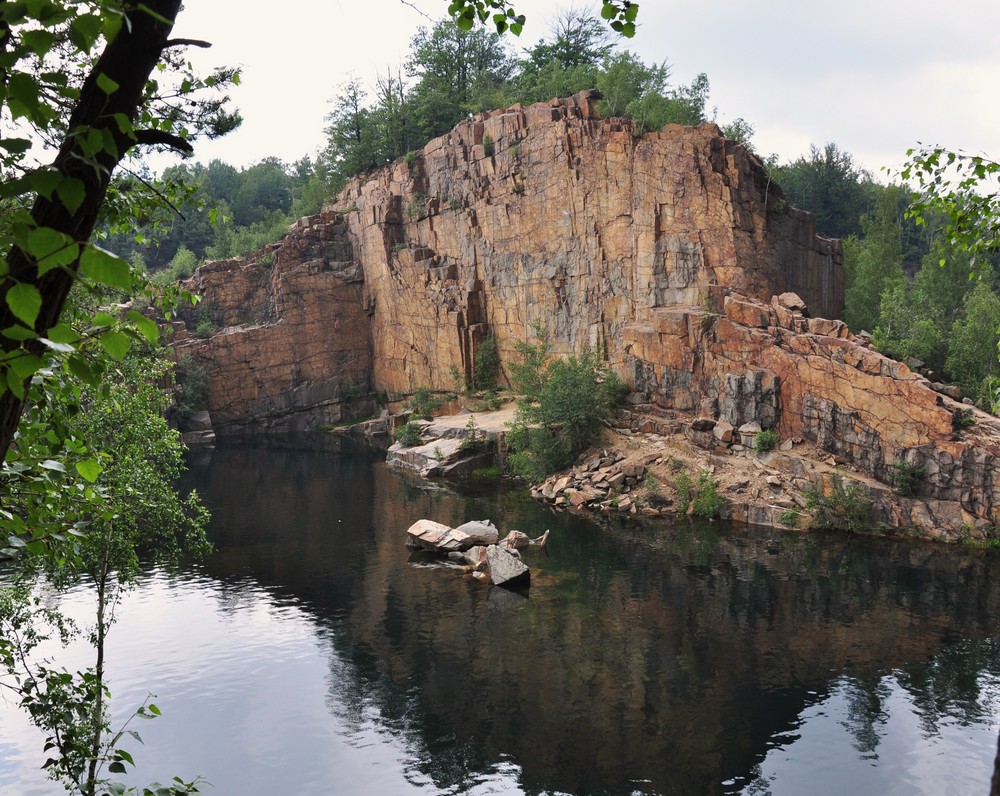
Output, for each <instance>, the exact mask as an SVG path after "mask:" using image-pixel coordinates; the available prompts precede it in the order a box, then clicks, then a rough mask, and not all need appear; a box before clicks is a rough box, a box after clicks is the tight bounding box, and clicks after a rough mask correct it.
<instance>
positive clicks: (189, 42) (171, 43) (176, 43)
mask: <svg viewBox="0 0 1000 796" xmlns="http://www.w3.org/2000/svg"><path fill="white" fill-rule="evenodd" d="M211 46H212V42H210V41H203V40H202V39H167V41H166V43H165V44H164V45H163V49H164V50H165V49H167V48H168V47H202V48H204V49H206V50H207V49H208V48H209V47H211Z"/></svg>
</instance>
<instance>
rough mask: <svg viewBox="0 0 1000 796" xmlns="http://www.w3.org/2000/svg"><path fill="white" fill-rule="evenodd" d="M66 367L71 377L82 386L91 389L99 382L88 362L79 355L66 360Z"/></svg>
mask: <svg viewBox="0 0 1000 796" xmlns="http://www.w3.org/2000/svg"><path fill="white" fill-rule="evenodd" d="M67 365H69V369H70V371H71V372H72V373H73V375H74V376H76V377H77V378H78V379H79V380H80V381H82V382H83V383H84V384H87V385H89V386H91V387H93V386H95V385H97V383H98V382H99V381H100V376H99V375H98V373H97V371H95V370H94V368H92V367H91V365H90V362H88V361H87V360H86V359H84V358H83V357H82V356H80V355H76V356H72V357H70V358H69V359H68V360H67Z"/></svg>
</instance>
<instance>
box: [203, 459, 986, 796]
mask: <svg viewBox="0 0 1000 796" xmlns="http://www.w3.org/2000/svg"><path fill="white" fill-rule="evenodd" d="M195 470H196V475H197V476H198V479H199V480H200V481H202V484H201V488H202V491H203V493H204V496H205V498H206V500H207V501H208V502H209V503H210V505H211V506H212V508H213V511H214V513H215V519H214V525H213V527H214V538H215V541H216V544H217V546H218V550H219V552H218V554H217V555H216V556H214V557H213V559H212V560H211V561H210V562H209V564H208V565H207V567H206V568H207V570H208V571H209V573H210V574H211V575H212V576H213V577H216V578H219V579H222V580H227V579H236V580H238V579H241V578H246V577H247V576H249V577H252V578H253V579H254V580H256V581H257V582H259V583H260V584H261V585H262V586H264V587H265V588H267V589H268V590H269V591H273V592H275V593H276V594H279V595H288V596H294V597H295V599H296V600H297V602H299V604H301V605H302V606H303V607H305V608H306V609H307V610H309V611H311V612H313V613H314V614H315V616H316V617H317V620H318V621H319V622H320V623H321V624H323V625H326V626H329V627H330V628H331V629H332V630H333V631H334V632H333V633H331V634H330V637H331V638H332V644H333V645H334V648H335V650H336V653H337V656H338V659H337V660H335V661H331V674H330V704H331V709H333V710H335V711H336V712H337V713H338V714H340V715H341V716H343V717H346V718H349V717H350V716H351V714H352V712H354V713H356V714H357V717H358V721H360V716H361V713H362V711H364V710H367V709H371V708H375V709H376V710H377V711H378V712H379V714H380V716H381V718H380V721H384V722H385V725H386V727H387V728H388V729H389V730H390V731H393V732H397V731H398V733H399V734H400V736H401V737H404V738H405V739H406V741H407V743H408V744H411V745H412V757H413V761H414V763H413V765H414V767H415V769H416V770H418V771H420V772H421V773H422V774H424V775H426V776H427V777H430V778H431V779H432V780H433V781H434V782H435V784H436V785H437V786H438V787H440V788H441V789H448V790H449V791H450V792H463V789H464V788H466V787H467V786H468V783H470V782H472V781H474V780H475V779H476V776H477V775H478V774H479V773H480V772H482V771H484V770H486V769H488V768H489V767H491V766H496V765H497V764H498V763H501V762H502V761H512V762H513V763H514V764H516V765H517V766H519V767H520V768H521V775H520V782H521V785H522V787H523V788H524V789H525V790H527V791H529V792H537V791H561V792H568V793H574V794H582V793H595V792H608V793H626V792H633V791H638V792H654V793H695V792H698V793H712V792H724V791H726V789H727V788H729V789H730V790H732V789H734V788H736V787H739V786H740V785H741V784H745V783H747V782H748V781H750V779H752V777H753V776H754V772H755V771H758V770H759V766H760V764H761V763H762V761H764V759H765V756H766V754H767V752H768V750H769V748H772V747H773V746H774V745H775V743H774V741H773V740H772V739H774V738H779V739H780V738H782V737H783V734H790V733H793V731H794V730H795V728H797V727H798V726H799V723H800V715H802V714H803V711H805V710H806V709H807V708H809V707H810V706H813V705H816V704H817V703H819V702H821V701H822V700H823V699H825V698H826V697H828V696H829V695H830V694H831V693H833V692H834V691H837V692H838V693H840V694H841V695H842V696H843V695H844V694H845V693H846V694H847V696H846V697H845V698H846V699H847V700H848V701H849V703H850V711H849V718H848V720H845V722H844V724H845V726H846V728H847V731H848V732H850V733H851V734H852V736H853V746H854V749H855V750H856V752H857V754H859V755H862V756H863V755H868V756H869V757H871V756H872V755H876V756H877V749H878V746H879V743H880V738H881V730H880V729H879V726H878V725H879V721H880V718H879V717H880V715H882V713H881V711H882V709H883V701H884V699H885V688H886V685H885V678H884V675H886V674H887V673H892V674H893V676H894V678H895V681H896V682H898V684H899V686H900V687H901V688H902V689H905V691H906V692H908V693H909V694H910V695H911V701H912V703H913V704H914V705H915V706H917V707H918V708H919V710H920V713H921V721H922V722H923V727H924V730H925V731H926V732H927V733H929V734H933V732H934V725H935V722H937V721H939V720H940V719H941V717H943V716H949V717H953V716H955V715H959V717H961V716H963V715H964V716H965V717H966V718H967V719H968V720H969V721H979V722H982V723H984V724H987V725H989V724H991V723H992V724H993V725H994V726H995V724H996V719H997V716H996V715H995V714H994V715H992V716H991V715H990V711H992V710H996V704H997V701H998V697H997V694H996V693H984V689H986V690H988V689H989V688H990V687H991V686H990V684H991V683H992V684H996V683H998V682H1000V647H998V645H997V643H995V642H994V641H993V640H991V637H993V636H994V634H995V633H996V621H997V620H996V617H998V616H1000V578H998V577H997V576H998V575H1000V559H998V557H997V556H996V555H993V554H990V553H984V552H980V551H970V550H965V549H962V550H959V549H952V548H946V547H943V546H937V545H927V544H900V543H892V542H887V541H880V540H873V539H870V538H867V539H852V538H842V537H833V536H825V535H824V536H817V535H799V534H780V533H776V532H767V531H748V530H740V529H729V528H724V527H719V526H718V525H690V524H688V523H687V522H682V523H679V524H678V525H676V526H671V525H666V524H659V525H655V526H654V525H646V526H641V525H628V524H617V523H611V524H607V523H605V525H604V526H603V527H601V526H599V525H598V524H597V523H596V522H593V521H591V520H589V519H587V518H581V517H576V516H573V515H569V514H554V513H551V512H550V510H549V509H547V508H546V507H544V506H541V505H539V504H537V503H535V502H534V501H531V500H530V499H528V498H526V497H524V496H523V495H522V494H520V493H519V492H517V491H512V490H503V489H500V490H496V489H493V488H489V489H485V488H484V489H482V490H481V492H482V493H481V494H479V495H476V494H475V490H474V489H473V487H470V486H469V485H462V486H459V487H457V488H459V489H461V490H462V492H463V495H462V496H459V495H457V494H456V493H454V492H452V491H447V490H444V489H440V488H434V487H433V485H430V486H429V485H427V484H424V483H418V482H407V481H406V480H403V479H401V478H400V477H399V476H398V475H396V474H394V473H391V472H389V471H388V470H386V469H385V468H384V466H382V465H381V464H379V463H375V462H373V460H372V458H371V455H370V454H366V453H362V452H356V453H353V454H351V455H333V454H328V453H304V452H302V451H279V450H275V449H267V450H264V449H252V448H221V449H219V450H217V451H215V452H214V455H213V456H212V461H211V466H210V467H209V466H207V465H205V464H204V463H202V465H201V466H198V465H197V464H196V467H195ZM420 517H429V518H432V519H435V520H438V521H441V522H446V523H452V524H458V523H460V522H463V521H465V520H467V519H475V518H483V517H490V518H492V519H494V520H495V521H496V522H497V524H498V525H499V526H500V527H501V530H502V531H504V532H505V531H506V530H508V529H510V528H519V529H521V530H524V531H525V532H527V533H528V534H529V535H536V534H538V533H541V532H542V531H543V530H544V529H545V528H551V530H552V534H551V538H550V543H549V549H548V551H547V553H546V552H545V551H537V550H533V551H530V552H529V554H528V555H527V559H528V563H529V564H531V566H532V568H533V573H532V574H533V577H532V587H531V591H530V597H529V598H528V599H524V598H522V597H520V596H518V595H515V594H511V593H508V592H504V591H502V590H499V589H493V590H489V589H488V588H487V587H485V586H484V585H483V584H481V583H479V582H477V581H474V580H472V579H471V578H467V577H462V576H459V575H458V574H456V573H455V572H452V571H442V570H440V569H436V568H429V567H422V566H417V565H413V564H410V563H409V562H408V558H409V554H408V552H407V551H406V550H405V548H404V546H403V532H404V530H405V529H406V528H407V527H408V525H409V524H410V523H411V522H413V521H414V520H416V519H418V518H420ZM345 663H346V664H347V665H346V666H345ZM988 763H989V761H987V763H986V764H984V769H983V774H982V783H983V788H982V789H983V790H985V789H986V783H987V781H988V777H989V772H988V771H987V770H986V768H987V767H988ZM886 765H891V761H886ZM967 773H968V772H963V774H967ZM942 776H944V777H945V781H947V776H948V775H947V772H946V771H943V770H942ZM724 782H728V783H729V785H726V786H724V785H723V784H722V783H724ZM814 792H817V793H822V792H824V791H823V787H822V783H819V784H818V787H816V788H815V789H814Z"/></svg>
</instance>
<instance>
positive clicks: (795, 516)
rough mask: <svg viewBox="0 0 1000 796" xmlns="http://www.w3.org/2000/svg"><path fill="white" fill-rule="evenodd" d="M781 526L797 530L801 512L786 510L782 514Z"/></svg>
mask: <svg viewBox="0 0 1000 796" xmlns="http://www.w3.org/2000/svg"><path fill="white" fill-rule="evenodd" d="M781 524H782V525H787V526H788V527H789V528H797V527H798V525H799V512H798V511H797V510H796V509H785V510H784V511H783V512H781Z"/></svg>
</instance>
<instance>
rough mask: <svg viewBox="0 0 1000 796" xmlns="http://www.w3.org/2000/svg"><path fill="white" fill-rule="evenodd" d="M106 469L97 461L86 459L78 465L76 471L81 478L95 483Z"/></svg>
mask: <svg viewBox="0 0 1000 796" xmlns="http://www.w3.org/2000/svg"><path fill="white" fill-rule="evenodd" d="M103 469H104V467H103V466H102V465H101V463H100V462H99V461H97V459H84V460H83V461H79V462H77V463H76V471H77V472H78V473H79V474H80V477H81V478H85V479H86V480H87V481H89V482H90V483H94V481H96V480H97V477H98V476H99V475H100V474H101V471H102V470H103Z"/></svg>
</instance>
